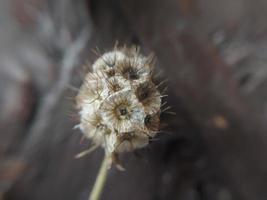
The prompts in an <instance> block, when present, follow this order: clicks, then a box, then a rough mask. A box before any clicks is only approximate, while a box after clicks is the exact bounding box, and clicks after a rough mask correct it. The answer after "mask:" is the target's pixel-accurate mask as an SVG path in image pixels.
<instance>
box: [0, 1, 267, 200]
mask: <svg viewBox="0 0 267 200" xmlns="http://www.w3.org/2000/svg"><path fill="white" fill-rule="evenodd" d="M266 18H267V1H265V0H234V1H232V0H165V1H161V0H87V1H85V0H72V1H71V0H57V1H55V0H1V1H0V110H1V112H0V130H1V133H0V199H1V200H48V199H51V200H62V199H64V200H74V199H76V200H78V199H79V200H85V199H87V198H88V195H89V193H90V191H91V189H92V184H93V183H94V180H95V177H96V174H97V171H98V169H99V166H100V163H101V160H102V157H103V151H102V149H98V150H97V151H95V152H94V153H92V154H91V155H89V156H86V157H84V158H82V159H79V160H77V159H74V156H75V155H76V154H77V153H79V152H81V151H82V150H84V149H87V148H88V147H89V146H90V141H83V142H81V141H80V140H81V136H82V135H81V133H80V132H79V131H78V130H73V126H74V125H75V124H77V123H78V120H79V119H78V117H77V111H76V110H75V109H74V101H73V98H74V96H75V94H76V92H77V91H75V89H73V88H75V87H76V88H78V87H79V86H80V84H81V81H82V79H83V76H84V74H85V69H84V67H83V65H84V64H86V63H92V62H93V61H94V60H95V59H96V56H95V55H94V54H93V53H92V51H91V50H92V49H94V48H95V47H98V48H99V49H100V50H102V51H103V52H105V51H106V50H110V49H111V48H112V47H113V46H114V44H115V42H116V41H118V42H119V45H124V44H126V45H128V46H130V45H133V44H134V45H139V46H140V47H141V49H142V51H143V53H144V54H148V53H151V52H154V53H155V56H156V59H157V66H156V71H157V72H158V73H159V75H160V77H161V78H162V79H163V80H168V82H167V83H166V84H165V86H168V91H167V93H168V95H169V96H168V98H167V99H166V100H167V101H168V104H169V105H170V106H171V107H172V109H171V111H172V112H175V113H176V115H175V116H171V115H166V116H165V115H164V116H162V122H163V124H164V126H163V129H162V131H161V133H160V134H159V135H158V137H157V140H155V141H153V142H152V143H151V144H150V145H149V147H147V148H145V149H141V150H138V151H136V152H134V153H129V154H123V155H122V157H121V159H122V163H123V165H124V167H125V168H126V171H125V172H120V171H118V170H117V169H115V168H112V169H111V170H110V171H109V176H108V181H107V185H106V187H105V189H104V194H103V198H102V199H109V200H125V199H127V200H136V199H140V200H172V199H179V200H239V199H240V200H243V199H244V200H251V199H253V200H266V199H267V189H266V188H267V159H266V152H267V137H266V134H267V132H266V130H267V125H266V121H267V92H266V90H267V47H266V45H267V23H266ZM89 65H90V64H89Z"/></svg>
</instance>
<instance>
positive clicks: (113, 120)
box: [76, 48, 161, 164]
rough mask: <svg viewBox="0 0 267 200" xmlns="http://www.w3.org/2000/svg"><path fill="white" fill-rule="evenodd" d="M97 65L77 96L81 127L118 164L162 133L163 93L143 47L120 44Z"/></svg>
mask: <svg viewBox="0 0 267 200" xmlns="http://www.w3.org/2000/svg"><path fill="white" fill-rule="evenodd" d="M92 68H93V72H89V73H88V74H87V75H86V77H85V80H84V83H83V84H82V86H81V88H80V90H79V93H78V95H77V97H76V102H77V108H78V109H79V110H80V117H81V120H80V124H79V125H78V127H79V128H80V129H81V131H82V132H83V133H84V136H85V137H87V138H88V139H91V140H92V141H93V142H94V144H95V145H97V146H102V147H103V148H104V149H105V153H106V156H107V157H109V158H110V162H115V163H116V164H117V160H118V159H117V158H118V153H121V152H126V151H133V150H135V149H138V148H142V147H145V146H146V145H147V144H148V143H149V140H150V138H152V137H155V135H156V133H157V132H158V131H159V124H160V113H161V110H160V108H161V95H160V92H159V91H158V88H157V86H156V85H155V84H154V83H153V79H152V75H153V68H154V62H153V59H152V56H149V57H145V56H143V55H141V54H140V53H139V49H138V48H129V49H128V48H121V49H118V48H115V49H114V50H113V51H111V52H108V53H105V54H104V55H101V56H100V57H99V58H98V59H97V60H96V61H95V63H94V64H93V66H92Z"/></svg>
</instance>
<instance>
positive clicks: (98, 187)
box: [88, 156, 108, 200]
mask: <svg viewBox="0 0 267 200" xmlns="http://www.w3.org/2000/svg"><path fill="white" fill-rule="evenodd" d="M107 160H108V159H107V157H106V156H105V157H104V158H103V161H102V164H101V168H100V170H99V172H98V175H97V178H96V181H95V184H94V187H93V189H92V191H91V194H90V196H89V199H88V200H99V199H100V196H101V194H102V191H103V188H104V185H105V182H106V179H107V172H108V166H107Z"/></svg>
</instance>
